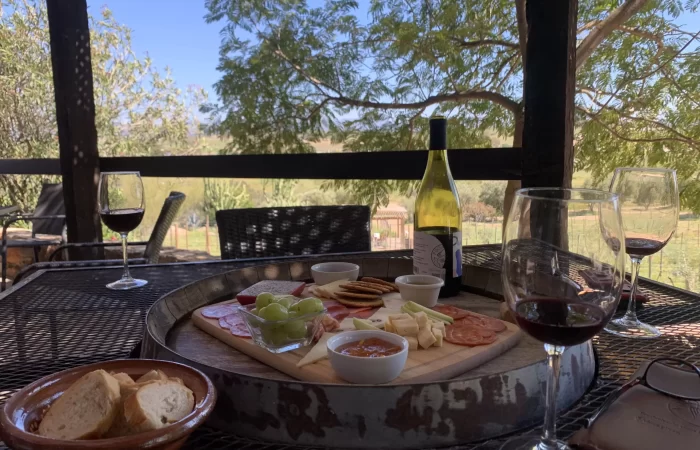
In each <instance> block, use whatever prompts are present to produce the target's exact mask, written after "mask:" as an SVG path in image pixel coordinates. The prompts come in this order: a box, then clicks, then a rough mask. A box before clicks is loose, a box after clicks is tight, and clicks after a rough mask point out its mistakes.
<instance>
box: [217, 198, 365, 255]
mask: <svg viewBox="0 0 700 450" xmlns="http://www.w3.org/2000/svg"><path fill="white" fill-rule="evenodd" d="M216 224H217V226H218V227H219V241H220V244H221V259H240V258H262V257H270V256H294V255H313V254H322V253H338V252H366V251H370V250H371V241H370V210H369V207H367V206H299V207H290V208H250V209H229V210H222V211H217V212H216Z"/></svg>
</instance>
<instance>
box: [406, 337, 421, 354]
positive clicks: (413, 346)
mask: <svg viewBox="0 0 700 450" xmlns="http://www.w3.org/2000/svg"><path fill="white" fill-rule="evenodd" d="M406 340H407V341H408V350H409V351H411V350H418V339H416V338H415V337H414V336H406Z"/></svg>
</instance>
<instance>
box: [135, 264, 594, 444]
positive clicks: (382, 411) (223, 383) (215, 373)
mask: <svg viewBox="0 0 700 450" xmlns="http://www.w3.org/2000/svg"><path fill="white" fill-rule="evenodd" d="M335 259H336V260H337V259H338V258H335ZM348 260H349V261H352V262H355V263H357V264H359V265H360V267H361V274H363V275H365V276H374V277H380V278H385V279H393V278H395V277H396V276H398V275H401V274H405V273H411V272H412V270H413V267H412V263H411V260H410V259H400V258H363V259H356V260H352V259H348ZM318 261H323V259H321V258H319V259H315V260H314V261H313V263H317V262H318ZM311 264H312V263H311V262H291V263H284V264H272V265H267V266H260V267H252V268H245V269H238V270H232V271H230V272H226V273H223V274H220V275H216V276H213V277H210V278H206V279H202V280H200V281H197V282H195V283H192V284H190V285H188V286H185V287H184V288H181V289H177V290H175V291H173V292H171V293H169V294H167V295H165V296H163V297H162V298H161V299H159V300H158V301H157V302H156V303H155V304H154V305H153V306H152V307H151V309H150V310H149V311H148V314H147V316H146V322H147V323H146V331H145V336H144V340H143V347H142V357H144V358H158V359H165V360H172V361H178V362H182V363H185V364H188V365H191V366H194V367H196V368H198V369H200V370H202V371H204V372H205V373H206V374H208V375H209V376H210V377H211V379H212V381H213V382H214V384H215V385H216V387H217V390H218V393H219V396H218V402H217V406H216V409H215V411H214V413H213V414H212V416H211V417H210V419H209V422H208V424H209V425H210V426H212V427H215V428H219V429H221V430H224V431H227V432H231V433H234V434H237V435H240V436H246V437H250V438H255V439H262V440H265V441H270V442H281V443H287V444H296V445H299V444H301V445H314V446H328V447H342V448H425V447H437V446H445V445H454V444H464V443H468V442H474V441H478V440H483V439H488V438H492V437H495V436H498V435H502V434H506V433H510V432H513V431H517V430H518V429H521V428H524V427H528V426H532V425H534V424H536V423H538V422H541V421H542V419H543V417H544V397H545V395H544V388H545V380H546V373H547V364H546V360H545V353H544V350H543V349H542V345H541V344H540V343H538V342H536V341H534V340H532V339H530V338H528V337H527V336H524V337H523V339H522V340H521V341H520V343H519V344H518V345H517V346H516V347H514V348H513V349H511V350H509V351H508V352H507V353H505V354H503V355H501V356H500V357H498V358H496V359H494V360H492V361H490V362H488V363H486V364H484V365H482V366H480V367H478V368H476V369H474V370H471V371H469V372H467V373H466V374H463V375H462V376H460V377H457V378H455V379H451V380H445V381H441V382H432V383H417V384H402V385H386V386H371V387H367V386H353V385H340V384H318V383H308V382H300V381H297V380H294V379H291V378H290V377H288V376H287V375H285V374H282V373H280V372H277V371H276V370H274V369H272V368H270V367H268V366H265V365H263V364H261V363H258V362H257V361H254V360H252V359H251V358H249V357H248V356H246V355H244V354H242V353H239V352H237V351H236V350H234V349H232V348H230V347H228V346H226V345H225V344H223V343H222V342H219V341H218V340H216V339H214V338H212V337H211V336H209V335H208V334H206V333H204V332H202V331H200V330H198V329H196V328H194V326H193V325H192V324H191V323H190V320H189V316H190V314H191V313H192V311H194V310H195V309H197V308H199V307H201V306H204V305H207V304H210V303H216V302H218V301H223V300H227V299H230V298H232V297H233V296H234V295H235V294H236V293H238V292H240V291H241V290H243V289H245V288H246V287H248V286H250V285H252V284H254V283H256V282H258V281H260V280H263V279H283V280H302V281H303V280H309V279H310V278H311V277H310V272H309V267H310V265H311ZM464 273H465V274H471V275H472V276H473V275H474V271H473V270H465V271H464ZM447 302H448V303H449V302H450V301H449V299H448V301H447ZM452 303H454V304H458V305H461V306H466V307H469V308H471V309H475V310H476V311H478V312H482V313H487V314H491V315H496V314H497V312H498V301H496V300H492V299H487V298H485V297H478V296H470V298H469V300H456V301H453V302H452ZM202 349H206V351H201V350H202ZM561 364H562V365H561V380H560V383H559V397H558V408H560V409H566V408H569V407H571V406H572V405H573V404H574V403H575V402H577V401H578V400H579V399H580V398H581V397H582V396H583V395H584V394H585V392H586V391H587V390H588V388H589V386H591V384H592V383H593V381H594V379H595V375H596V360H595V356H594V352H593V348H592V346H591V344H590V343H586V344H582V345H579V346H576V347H572V348H570V349H567V350H566V352H565V353H564V356H563V358H562V363H561Z"/></svg>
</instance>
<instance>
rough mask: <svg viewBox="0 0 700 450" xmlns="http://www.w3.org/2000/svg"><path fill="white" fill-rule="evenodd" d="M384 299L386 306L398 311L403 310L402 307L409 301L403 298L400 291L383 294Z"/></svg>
mask: <svg viewBox="0 0 700 450" xmlns="http://www.w3.org/2000/svg"><path fill="white" fill-rule="evenodd" d="M382 300H383V301H384V306H386V307H387V308H389V309H394V310H396V311H401V307H402V306H403V305H405V304H406V303H407V302H406V300H404V299H402V298H401V294H399V293H398V292H391V293H389V294H384V295H382Z"/></svg>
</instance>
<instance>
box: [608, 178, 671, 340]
mask: <svg viewBox="0 0 700 450" xmlns="http://www.w3.org/2000/svg"><path fill="white" fill-rule="evenodd" d="M610 191H611V192H616V193H617V194H619V196H620V207H621V210H622V225H623V227H624V230H625V247H626V249H627V254H628V255H630V260H632V270H631V273H632V278H631V280H630V284H632V289H631V291H630V299H629V302H628V303H627V312H626V313H625V315H624V316H622V317H620V318H617V319H614V320H612V321H611V322H610V323H609V324H608V326H607V327H605V330H606V331H609V332H610V333H613V334H616V335H618V336H624V337H631V338H638V339H651V338H655V337H658V336H660V335H661V333H660V332H659V330H657V329H656V328H655V327H653V326H651V325H649V324H647V323H643V322H640V321H639V319H637V311H636V301H635V296H636V292H637V284H638V277H639V266H640V265H641V264H642V259H643V258H644V257H645V256H649V255H653V254H654V253H656V252H658V251H659V250H661V249H662V248H664V246H665V245H666V243H667V242H668V241H669V240H670V239H671V237H672V236H673V233H675V232H676V227H677V226H678V182H677V180H676V171H675V170H672V169H646V168H636V167H622V168H619V169H616V170H615V175H614V176H613V179H612V182H611V183H610Z"/></svg>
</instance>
